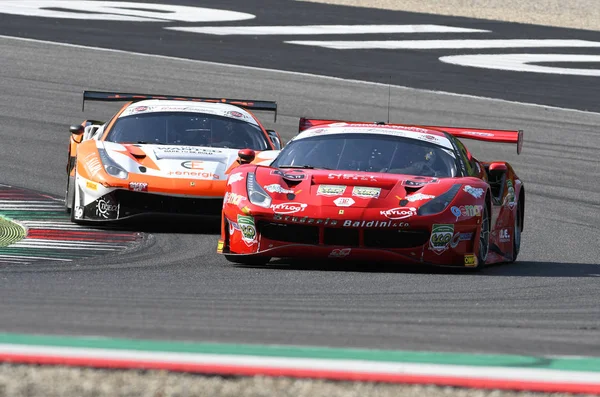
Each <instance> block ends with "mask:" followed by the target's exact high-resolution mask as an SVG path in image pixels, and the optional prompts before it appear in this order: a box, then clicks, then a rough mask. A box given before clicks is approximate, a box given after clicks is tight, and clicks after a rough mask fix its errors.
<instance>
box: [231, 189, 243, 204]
mask: <svg viewBox="0 0 600 397" xmlns="http://www.w3.org/2000/svg"><path fill="white" fill-rule="evenodd" d="M245 200H246V197H244V196H242V195H241V194H236V193H231V192H229V194H228V195H227V204H231V205H240V203H241V202H242V201H245Z"/></svg>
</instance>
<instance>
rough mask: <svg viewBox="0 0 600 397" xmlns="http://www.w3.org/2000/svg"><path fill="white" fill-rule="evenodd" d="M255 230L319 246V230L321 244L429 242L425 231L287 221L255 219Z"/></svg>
mask: <svg viewBox="0 0 600 397" xmlns="http://www.w3.org/2000/svg"><path fill="white" fill-rule="evenodd" d="M257 226H258V231H259V233H260V234H261V235H262V236H263V237H264V238H267V239H269V240H275V241H281V242H286V243H296V244H310V245H319V241H320V239H319V238H320V237H321V236H320V234H321V233H323V239H322V241H323V243H322V244H323V245H332V246H343V247H349V248H353V247H366V248H389V249H394V248H414V247H419V246H422V245H424V244H426V243H427V241H429V231H428V230H406V229H400V230H395V229H394V230H390V229H368V228H367V229H363V240H362V243H361V239H360V229H358V228H357V229H345V228H329V227H319V226H314V225H298V224H291V223H277V222H265V221H262V222H258V225H257Z"/></svg>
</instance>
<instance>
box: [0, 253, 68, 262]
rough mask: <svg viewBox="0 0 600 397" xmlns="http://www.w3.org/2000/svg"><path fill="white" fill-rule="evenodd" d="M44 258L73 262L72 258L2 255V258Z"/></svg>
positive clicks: (0, 256)
mask: <svg viewBox="0 0 600 397" xmlns="http://www.w3.org/2000/svg"><path fill="white" fill-rule="evenodd" d="M13 258H14V259H20V258H22V259H43V260H48V261H58V262H72V259H65V258H48V257H45V256H27V255H0V259H13Z"/></svg>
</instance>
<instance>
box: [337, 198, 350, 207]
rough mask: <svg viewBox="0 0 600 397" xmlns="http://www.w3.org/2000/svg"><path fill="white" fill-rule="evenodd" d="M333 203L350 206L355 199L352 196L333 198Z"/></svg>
mask: <svg viewBox="0 0 600 397" xmlns="http://www.w3.org/2000/svg"><path fill="white" fill-rule="evenodd" d="M333 203H334V204H335V205H336V206H338V207H350V206H352V205H353V204H354V203H355V201H354V200H353V199H352V198H351V197H338V198H336V199H335V200H333Z"/></svg>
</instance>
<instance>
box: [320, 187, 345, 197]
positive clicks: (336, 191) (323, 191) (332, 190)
mask: <svg viewBox="0 0 600 397" xmlns="http://www.w3.org/2000/svg"><path fill="white" fill-rule="evenodd" d="M345 191H346V186H344V185H319V188H318V189H317V196H341V195H342V194H344V192H345Z"/></svg>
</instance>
